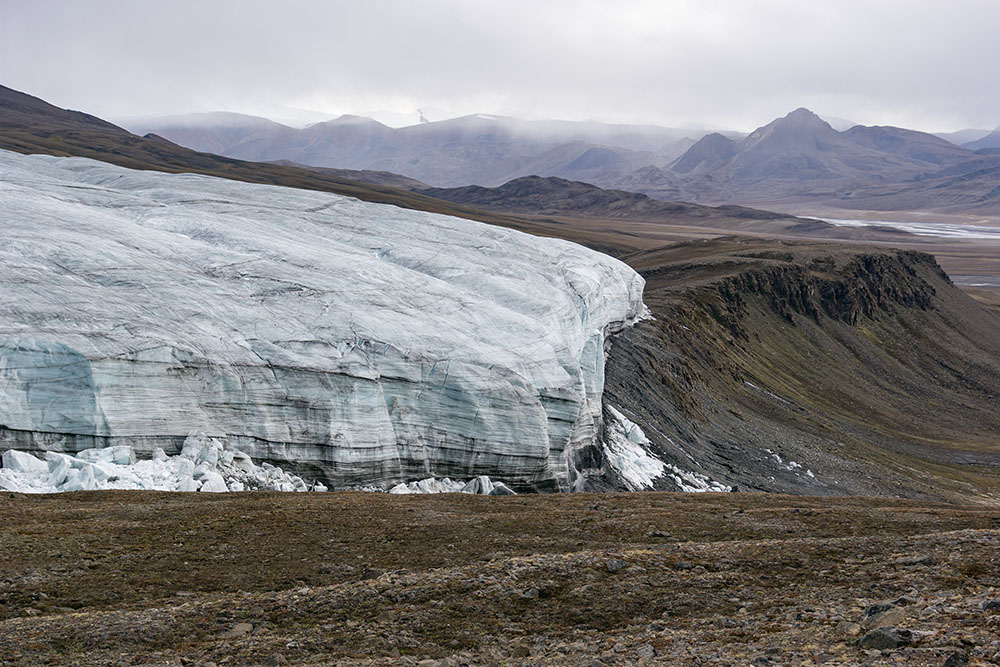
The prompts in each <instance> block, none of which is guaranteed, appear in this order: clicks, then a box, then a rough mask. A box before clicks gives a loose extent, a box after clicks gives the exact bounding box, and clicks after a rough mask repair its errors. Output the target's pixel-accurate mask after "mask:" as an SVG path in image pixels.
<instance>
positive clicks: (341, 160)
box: [139, 114, 703, 187]
mask: <svg viewBox="0 0 1000 667" xmlns="http://www.w3.org/2000/svg"><path fill="white" fill-rule="evenodd" d="M215 120H216V118H212V117H206V116H204V115H202V116H191V117H187V124H186V125H178V123H177V122H176V121H175V120H174V119H170V118H166V119H163V120H162V122H155V121H154V122H152V123H146V124H144V125H143V126H142V127H141V128H139V129H141V130H142V131H143V132H153V133H155V134H158V135H160V136H163V137H165V138H167V139H169V140H171V141H174V142H176V143H179V144H181V145H184V146H186V147H188V148H192V149H195V150H204V151H212V152H216V153H219V154H221V155H226V156H229V157H236V158H240V159H246V160H258V161H274V160H291V161H293V162H297V163H300V164H306V165H311V166H319V167H332V168H348V169H362V170H375V171H390V172H393V173H398V174H401V175H404V176H407V177H410V178H415V179H417V180H420V181H423V182H425V183H429V184H432V185H435V186H440V187H451V186H460V185H468V184H470V183H473V184H481V185H499V184H501V183H504V182H506V181H509V180H511V179H512V178H517V177H519V176H525V175H530V174H540V175H543V176H558V177H562V178H571V179H575V180H587V181H596V182H600V183H608V182H611V181H613V180H616V179H619V178H622V177H624V176H625V175H627V174H628V173H631V172H632V171H634V170H636V169H639V168H642V167H644V166H647V165H659V166H665V165H666V164H667V163H669V161H670V160H672V159H674V158H675V157H676V156H677V155H679V154H680V153H681V152H683V151H684V150H685V149H686V148H687V147H688V145H689V142H690V141H692V138H691V137H694V138H698V137H700V136H701V135H702V134H703V132H700V131H696V130H679V129H673V128H664V127H657V126H652V125H615V124H608V123H599V122H594V121H586V122H570V121H546V120H538V121H527V120H521V119H517V118H510V117H506V116H493V115H486V114H474V115H470V116H463V117H459V118H450V119H447V120H442V121H437V122H427V123H419V124H415V125H411V126H407V127H401V128H391V127H388V126H386V125H383V124H381V123H378V122H376V121H374V120H372V119H367V118H361V117H358V116H345V117H341V118H339V119H336V120H333V121H328V122H325V123H317V124H315V125H311V126H309V127H307V128H304V129H302V130H297V131H293V132H292V133H291V134H289V133H288V132H286V131H284V130H281V131H278V130H277V129H276V128H274V130H275V131H274V132H272V133H271V134H269V135H267V136H262V137H261V138H260V140H255V141H253V142H247V141H244V140H243V137H242V129H241V127H242V125H243V124H244V123H245V121H243V120H242V119H234V120H236V121H239V122H238V126H237V127H233V128H226V127H220V126H219V125H218V124H217V123H216V122H215ZM265 122H268V121H265Z"/></svg>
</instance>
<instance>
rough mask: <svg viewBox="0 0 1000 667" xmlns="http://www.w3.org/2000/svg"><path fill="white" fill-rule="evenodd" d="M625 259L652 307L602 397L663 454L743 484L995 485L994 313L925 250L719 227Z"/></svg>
mask: <svg viewBox="0 0 1000 667" xmlns="http://www.w3.org/2000/svg"><path fill="white" fill-rule="evenodd" d="M626 260H627V261H628V262H629V263H630V264H631V265H632V266H633V267H634V268H635V269H636V270H638V271H639V272H640V273H641V274H642V275H643V276H644V277H645V278H646V281H647V282H646V296H645V300H646V303H647V304H648V305H649V307H650V309H651V311H652V313H653V315H654V316H655V319H654V320H651V321H646V322H642V323H640V324H639V325H638V326H636V327H635V328H633V329H631V330H629V331H626V332H623V333H622V335H620V336H618V337H617V338H616V340H615V346H614V348H613V349H612V350H611V353H610V356H609V360H608V378H607V384H606V388H605V396H606V399H607V401H608V402H609V403H610V404H613V405H615V406H618V407H619V409H621V411H622V412H623V413H624V414H625V415H626V416H627V417H628V418H630V419H631V420H633V421H635V422H636V423H638V424H639V425H641V426H642V428H643V429H644V431H645V435H646V436H647V437H648V438H649V439H650V440H651V442H652V443H653V451H654V452H656V453H657V455H658V456H659V457H660V458H661V459H663V461H665V462H666V463H668V464H673V465H676V466H678V467H680V468H683V469H685V470H688V471H692V472H696V473H700V474H703V475H706V476H708V477H710V478H711V479H713V480H716V481H717V482H721V483H723V484H726V485H729V486H733V487H736V488H738V489H739V490H767V491H780V492H791V493H816V494H837V495H839V494H864V495H903V496H911V497H935V498H941V497H947V498H957V497H970V496H974V497H977V498H981V499H985V500H990V499H992V502H996V500H997V499H998V498H1000V495H997V491H998V488H1000V476H998V472H1000V443H998V442H997V440H996V434H997V433H998V432H1000V411H998V410H997V407H998V405H997V401H998V396H1000V336H998V335H997V332H998V331H1000V319H998V318H997V317H996V315H995V314H993V313H991V312H989V311H987V310H985V309H983V308H981V307H980V306H979V305H978V304H976V303H975V302H974V301H972V300H971V299H970V298H969V297H968V296H966V295H965V294H963V293H962V292H960V291H959V290H958V289H957V288H956V287H954V285H952V284H951V282H950V280H949V279H948V278H947V276H946V275H945V274H944V273H943V272H942V271H941V269H940V268H939V267H938V265H937V264H936V262H935V261H934V259H933V258H932V257H931V256H930V255H926V254H923V253H916V252H910V251H902V250H883V249H879V250H874V249H872V248H865V247H851V246H832V245H828V244H816V243H813V244H810V243H794V242H777V241H760V240H750V239H745V238H735V237H730V238H722V239H715V240H711V241H698V242H690V243H683V244H678V245H675V246H670V247H666V248H662V249H658V250H653V251H647V252H640V253H635V254H633V255H630V256H628V257H626ZM659 485H660V486H661V488H672V485H671V483H670V480H669V479H666V478H664V479H663V480H661V481H660V482H659Z"/></svg>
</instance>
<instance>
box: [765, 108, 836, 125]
mask: <svg viewBox="0 0 1000 667" xmlns="http://www.w3.org/2000/svg"><path fill="white" fill-rule="evenodd" d="M780 121H784V123H785V124H790V123H794V124H796V125H800V126H804V125H824V126H826V127H830V124H829V123H827V122H826V121H825V120H823V119H822V118H820V117H819V116H817V115H816V114H814V113H813V112H812V111H810V110H809V109H806V108H805V107H799V108H798V109H796V110H795V111H792V112H791V113H789V114H788V115H786V116H785V117H784V118H779V119H778V121H776V122H780Z"/></svg>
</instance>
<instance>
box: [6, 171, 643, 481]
mask: <svg viewBox="0 0 1000 667" xmlns="http://www.w3.org/2000/svg"><path fill="white" fill-rule="evenodd" d="M0 210H2V211H3V212H4V214H3V215H4V241H5V243H4V244H3V246H2V247H0V262H2V264H3V266H4V267H5V271H4V274H3V275H2V276H0V282H2V289H0V313H3V317H2V319H0V397H2V399H3V400H0V425H2V428H0V449H8V448H9V449H35V450H38V449H42V450H61V451H71V452H72V451H78V450H81V449H86V448H91V447H101V446H111V445H118V444H127V445H130V446H132V447H134V448H135V450H136V451H137V452H140V453H142V452H144V453H151V452H152V451H153V449H154V448H156V447H161V448H163V449H164V450H166V451H167V452H173V451H177V450H179V449H180V446H181V444H182V443H183V441H184V439H185V437H186V436H187V434H188V433H190V432H191V431H192V430H196V429H197V430H201V431H204V432H205V433H207V434H208V435H209V436H212V437H218V438H220V439H225V441H226V442H227V443H228V444H230V445H232V446H233V447H235V448H236V449H239V450H240V451H243V452H245V453H246V454H248V455H249V456H250V457H252V458H253V459H254V460H263V461H267V462H272V463H279V464H281V466H282V467H283V468H284V469H285V470H288V471H290V472H292V473H294V474H297V475H300V476H302V477H305V478H307V479H315V480H321V481H324V482H327V483H328V484H330V485H332V486H335V487H343V486H348V485H365V484H379V485H388V484H392V483H396V482H401V481H409V480H415V479H423V478H425V477H446V476H448V477H452V478H456V477H458V478H462V479H468V478H470V477H475V476H478V475H489V476H491V477H494V478H497V479H499V480H502V481H505V482H508V483H509V484H511V485H512V486H515V487H517V488H518V489H535V490H558V489H565V488H568V487H569V486H570V485H571V484H572V483H573V482H574V481H575V480H574V475H575V472H574V471H575V469H576V465H575V460H574V459H575V457H576V456H577V453H578V452H579V451H580V450H582V449H585V448H588V447H591V446H593V445H594V443H595V442H596V441H597V438H598V437H599V431H600V421H601V415H602V396H601V394H602V390H603V384H604V354H605V343H606V341H607V336H608V335H609V334H610V333H612V332H614V331H616V330H618V329H620V328H622V327H624V326H627V325H628V324H630V323H631V322H633V321H634V320H635V319H636V318H637V317H639V316H640V315H641V313H642V309H643V304H642V288H643V280H642V279H641V278H640V277H639V276H638V275H637V274H636V273H635V272H634V271H632V270H631V269H629V268H628V266H626V265H625V264H623V263H621V262H619V261H618V260H615V259H612V258H610V257H607V256H603V255H600V254H598V253H595V252H593V251H590V250H587V249H586V248H583V247H582V246H578V245H576V244H573V243H569V242H566V241H560V240H555V239H541V238H538V237H533V236H529V235H527V234H522V233H520V232H515V231H512V230H506V229H502V228H498V227H490V226H486V225H482V224H479V223H475V222H472V221H469V220H463V219H459V218H451V217H445V216H438V215H433V214H427V213H420V212H415V211H409V210H405V209H400V208H397V207H392V206H380V205H374V204H368V203H364V202H359V201H357V200H353V199H347V198H344V197H338V196H335V195H328V194H324V193H316V192H309V191H304V190H294V189H288V188H278V187H269V186H259V185H253V184H246V183H240V182H236V181H230V180H225V179H216V178H210V177H204V176H195V175H171V174H161V173H156V172H143V171H132V170H128V169H123V168H120V167H115V166H112V165H108V164H105V163H100V162H95V161H92V160H86V159H79V158H69V159H66V158H52V157H47V156H22V155H18V154H14V153H9V152H0Z"/></svg>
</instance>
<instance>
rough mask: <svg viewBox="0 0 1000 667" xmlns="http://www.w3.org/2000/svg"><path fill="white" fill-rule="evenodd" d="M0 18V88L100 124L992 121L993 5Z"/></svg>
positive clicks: (927, 125) (235, 11)
mask: <svg viewBox="0 0 1000 667" xmlns="http://www.w3.org/2000/svg"><path fill="white" fill-rule="evenodd" d="M0 19H2V20H0V83H3V84H4V85H8V86H11V87H14V88H18V89H20V90H24V91H26V92H29V93H32V94H36V95H39V96H42V97H44V98H47V99H49V100H50V101H52V102H54V103H56V104H59V105H61V106H70V107H74V108H82V109H86V110H88V111H92V112H94V113H98V114H102V115H106V116H118V117H120V116H125V115H155V114H160V113H171V112H184V111H194V110H208V109H219V108H224V109H231V110H243V111H247V112H251V113H253V112H258V113H259V112H262V111H266V109H267V108H273V107H276V106H280V105H288V106H296V107H305V108H312V109H321V110H328V111H331V112H342V111H348V110H364V109H376V108H395V109H397V110H405V109H411V108H414V107H417V106H421V105H432V106H438V107H442V108H447V109H452V110H454V111H456V112H473V111H494V110H499V111H502V110H519V111H522V112H525V113H531V114H535V115H540V116H549V117H562V118H578V119H582V118H599V119H604V120H619V121H629V122H636V121H649V122H658V123H665V124H678V123H684V122H696V123H702V124H706V125H716V126H727V127H735V128H743V129H749V128H752V127H753V126H755V125H758V124H760V123H763V122H766V121H767V120H769V119H770V118H772V117H774V116H777V115H781V114H783V113H785V112H787V111H788V110H790V109H792V108H794V107H797V106H802V105H805V106H810V107H811V108H814V109H815V110H817V111H819V112H821V113H825V114H830V115H834V116H841V117H847V118H851V119H854V120H857V121H859V122H865V123H884V124H890V123H891V124H900V125H907V126H911V127H919V128H921V129H928V130H944V129H957V128H960V127H970V126H977V127H993V126H995V125H996V124H997V123H1000V87H997V86H995V85H992V75H991V70H992V68H993V65H994V64H995V63H996V62H1000V43H998V42H997V40H995V39H993V35H992V34H991V32H992V31H993V30H994V28H995V26H996V25H998V24H1000V3H997V2H994V1H992V0H953V1H951V2H931V1H921V0H907V1H903V0H867V1H860V0H837V1H836V2H834V1H827V0H824V1H807V0H795V1H793V0H754V1H750V0H690V1H683V2H682V1H674V2H664V1H662V0H661V1H660V2H641V1H627V0H626V1H621V2H613V3H612V2H581V1H573V2H566V1H559V0H552V1H549V2H538V1H537V0H535V1H534V2H528V1H524V0H509V1H507V2H473V1H464V2H462V1H453V2H446V1H443V0H421V1H420V2H413V1H401V2H395V1H383V2H379V1H376V0H370V1H368V2H361V3H358V2H321V1H315V2H306V1H304V0H300V1H297V2H296V1H286V2H282V3H276V2H263V1H259V0H240V1H205V0H202V1H201V2H190V1H187V0H180V1H172V2H160V3H153V2H127V1H110V0H94V1H91V2H46V3H41V2H35V1H31V0H27V1H25V0H4V2H3V4H2V5H0Z"/></svg>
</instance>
